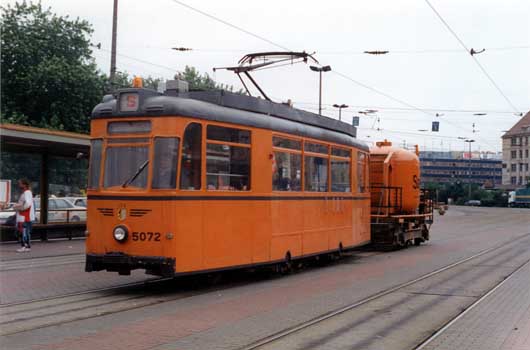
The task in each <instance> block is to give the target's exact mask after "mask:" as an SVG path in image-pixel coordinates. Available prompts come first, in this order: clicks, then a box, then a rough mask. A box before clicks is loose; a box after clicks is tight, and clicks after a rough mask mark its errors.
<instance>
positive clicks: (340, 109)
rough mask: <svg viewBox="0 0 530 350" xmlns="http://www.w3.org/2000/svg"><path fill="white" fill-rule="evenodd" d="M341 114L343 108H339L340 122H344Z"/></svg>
mask: <svg viewBox="0 0 530 350" xmlns="http://www.w3.org/2000/svg"><path fill="white" fill-rule="evenodd" d="M341 112H342V107H339V122H340V121H341V120H342V118H341Z"/></svg>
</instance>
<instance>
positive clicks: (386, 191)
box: [370, 140, 420, 215]
mask: <svg viewBox="0 0 530 350" xmlns="http://www.w3.org/2000/svg"><path fill="white" fill-rule="evenodd" d="M418 155H419V151H418V148H417V146H416V152H415V153H414V152H411V151H408V150H406V149H403V148H398V147H394V146H392V142H389V141H387V140H385V141H380V142H377V143H376V146H375V147H372V148H371V149H370V182H371V195H372V214H404V215H407V214H415V213H417V210H418V206H419V204H420V160H419V157H418Z"/></svg>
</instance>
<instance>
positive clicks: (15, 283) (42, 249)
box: [0, 240, 153, 304]
mask: <svg viewBox="0 0 530 350" xmlns="http://www.w3.org/2000/svg"><path fill="white" fill-rule="evenodd" d="M18 248H19V246H18V245H17V244H14V243H4V244H1V245H0V304H10V303H20V302H25V301H29V300H35V299H43V298H50V297H54V296H57V295H64V294H71V293H79V292H83V291H86V290H90V289H101V288H110V287H114V286H117V285H121V284H125V283H132V282H139V281H145V280H150V279H152V278H153V276H148V275H145V274H144V273H143V272H141V271H135V272H134V273H133V274H131V276H118V275H117V274H107V273H92V274H88V273H86V272H84V269H85V255H84V252H85V241H84V240H72V241H68V240H57V241H48V242H38V241H37V242H34V243H33V244H32V249H31V252H28V253H18V252H17V251H16V250H17V249H18Z"/></svg>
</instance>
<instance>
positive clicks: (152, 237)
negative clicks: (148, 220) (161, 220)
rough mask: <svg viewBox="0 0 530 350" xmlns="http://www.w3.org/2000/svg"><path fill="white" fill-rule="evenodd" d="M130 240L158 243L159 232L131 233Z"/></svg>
mask: <svg viewBox="0 0 530 350" xmlns="http://www.w3.org/2000/svg"><path fill="white" fill-rule="evenodd" d="M132 240H133V241H155V242H160V232H133V233H132Z"/></svg>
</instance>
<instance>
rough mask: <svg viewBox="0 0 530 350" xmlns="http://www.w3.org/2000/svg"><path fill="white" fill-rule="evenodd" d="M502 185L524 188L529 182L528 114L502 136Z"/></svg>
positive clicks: (529, 140) (529, 146)
mask: <svg viewBox="0 0 530 350" xmlns="http://www.w3.org/2000/svg"><path fill="white" fill-rule="evenodd" d="M502 154H503V157H502V184H503V186H504V187H507V188H520V187H525V186H526V185H527V184H528V183H529V182H530V170H529V164H530V112H528V113H526V115H525V116H524V117H522V118H521V119H520V120H519V121H518V122H517V123H516V124H515V125H514V126H513V127H512V128H511V129H510V130H508V131H507V132H506V133H505V134H504V135H503V136H502Z"/></svg>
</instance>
